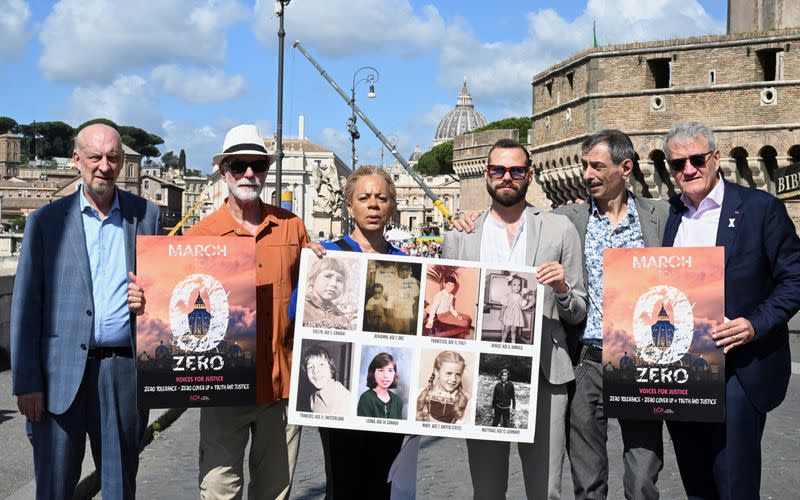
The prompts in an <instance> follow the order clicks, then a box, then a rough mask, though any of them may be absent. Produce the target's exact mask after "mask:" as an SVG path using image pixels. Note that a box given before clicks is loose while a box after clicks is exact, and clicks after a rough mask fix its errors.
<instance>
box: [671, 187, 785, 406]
mask: <svg viewBox="0 0 800 500" xmlns="http://www.w3.org/2000/svg"><path fill="white" fill-rule="evenodd" d="M723 182H724V183H725V196H724V198H723V201H722V209H721V211H720V215H719V226H718V228H717V242H716V243H717V246H724V247H725V316H726V317H727V318H730V319H735V318H738V317H743V318H746V319H747V320H749V321H750V323H751V324H752V325H753V328H754V329H755V332H756V339H755V340H754V341H753V342H751V343H749V344H745V345H742V346H739V347H735V348H734V349H733V350H731V351H730V352H729V353H728V354H727V356H726V358H725V369H726V373H727V374H729V375H730V374H733V373H735V374H736V376H738V377H739V381H740V382H741V384H742V387H744V390H745V392H746V393H747V395H748V397H749V398H750V401H751V402H752V403H753V405H754V406H755V407H756V408H757V409H758V410H759V411H762V412H768V411H770V410H772V409H774V408H775V407H777V406H778V405H779V404H781V402H782V401H783V398H784V397H785V396H786V389H787V387H788V385H789V378H790V376H791V357H790V355H789V328H788V325H787V324H788V322H789V319H790V318H791V317H792V316H794V315H795V314H796V313H797V311H798V309H800V238H798V236H797V232H796V231H795V227H794V224H793V223H792V219H791V218H790V217H789V214H788V213H787V212H786V207H785V206H784V204H783V203H782V202H781V201H780V200H778V199H777V198H775V197H774V196H772V195H770V194H769V193H766V192H764V191H759V190H757V189H752V188H745V187H742V186H739V185H737V184H732V183H730V182H727V181H724V180H723ZM670 205H671V206H670V215H669V220H668V221H667V227H666V230H665V232H664V246H672V245H673V243H674V241H675V235H676V233H677V231H678V226H680V224H681V215H682V214H683V212H684V211H685V210H686V209H687V208H686V205H684V204H683V202H682V201H681V200H680V197H679V196H675V197H673V198H671V199H670Z"/></svg>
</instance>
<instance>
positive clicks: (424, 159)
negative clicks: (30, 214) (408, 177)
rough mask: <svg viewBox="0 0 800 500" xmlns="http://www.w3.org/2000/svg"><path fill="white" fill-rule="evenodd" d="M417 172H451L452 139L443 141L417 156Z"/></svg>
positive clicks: (432, 173) (434, 173) (427, 173)
mask: <svg viewBox="0 0 800 500" xmlns="http://www.w3.org/2000/svg"><path fill="white" fill-rule="evenodd" d="M416 170H417V172H419V173H421V174H424V175H440V174H452V173H453V141H447V142H443V143H441V144H438V145H436V146H434V147H432V148H431V150H430V151H427V152H426V153H424V154H423V155H422V156H420V157H419V162H418V163H417V166H416Z"/></svg>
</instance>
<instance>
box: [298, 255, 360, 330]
mask: <svg viewBox="0 0 800 500" xmlns="http://www.w3.org/2000/svg"><path fill="white" fill-rule="evenodd" d="M309 262H310V264H309V269H308V273H307V275H306V298H305V305H304V308H305V309H304V311H303V326H307V327H311V328H334V329H337V330H355V329H356V319H357V318H358V302H357V301H358V299H357V297H358V289H359V274H360V273H359V269H360V266H359V262H358V260H356V259H353V258H347V257H342V256H336V257H333V256H330V255H326V256H325V257H324V258H322V259H312V260H310V261H309Z"/></svg>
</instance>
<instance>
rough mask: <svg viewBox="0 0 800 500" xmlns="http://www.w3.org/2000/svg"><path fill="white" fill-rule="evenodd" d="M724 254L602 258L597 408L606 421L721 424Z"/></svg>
mask: <svg viewBox="0 0 800 500" xmlns="http://www.w3.org/2000/svg"><path fill="white" fill-rule="evenodd" d="M724 251H725V250H724V248H722V247H696V248H624V249H607V250H605V252H604V253H603V403H604V411H605V415H606V416H607V417H614V418H627V419H639V420H645V419H649V420H682V421H698V422H722V421H724V420H725V355H724V354H723V353H722V348H718V347H717V346H716V343H715V341H714V339H713V338H712V337H711V330H712V328H714V327H715V326H717V325H720V324H722V322H723V321H724V312H725V267H724Z"/></svg>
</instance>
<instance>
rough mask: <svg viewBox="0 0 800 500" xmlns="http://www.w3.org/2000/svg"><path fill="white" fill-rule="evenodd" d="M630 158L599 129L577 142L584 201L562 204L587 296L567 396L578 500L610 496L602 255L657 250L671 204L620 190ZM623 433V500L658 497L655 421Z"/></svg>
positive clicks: (611, 134)
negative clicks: (574, 233)
mask: <svg viewBox="0 0 800 500" xmlns="http://www.w3.org/2000/svg"><path fill="white" fill-rule="evenodd" d="M635 155H636V152H635V151H634V149H633V143H632V142H631V140H630V138H629V137H628V136H627V135H626V134H624V133H623V132H621V131H619V130H615V129H608V130H601V131H600V132H597V133H595V134H592V135H590V136H589V137H587V138H586V139H585V140H584V141H583V143H582V144H581V164H582V165H583V181H584V183H585V184H586V188H587V189H588V191H589V195H590V197H589V199H588V200H587V201H586V203H582V204H573V205H564V206H561V207H559V208H557V209H555V210H554V211H553V212H554V213H560V214H563V215H566V216H567V217H568V218H569V219H570V220H571V221H572V223H573V224H574V225H575V227H576V228H577V229H578V234H579V235H580V238H581V245H582V249H583V255H584V266H583V272H584V282H585V283H586V289H587V291H588V295H589V309H588V311H587V314H586V321H585V322H584V323H583V324H581V326H580V328H579V329H578V330H579V331H578V334H577V335H575V336H571V338H575V339H577V340H578V341H579V342H578V345H577V349H575V350H574V351H573V352H574V353H575V358H574V359H575V392H574V394H573V395H572V397H571V398H570V406H569V439H568V448H567V452H568V453H569V459H570V465H571V468H572V483H573V485H574V489H575V498H576V500H583V499H589V498H592V499H597V498H606V496H607V495H608V453H607V451H606V440H607V430H608V419H607V418H606V417H605V415H604V413H603V250H605V249H606V248H642V247H657V246H661V240H662V238H663V236H664V228H665V227H666V223H667V219H668V217H669V204H668V203H667V202H665V201H659V200H648V199H646V198H642V197H641V196H635V195H634V194H633V193H631V192H630V191H628V190H627V189H625V182H626V181H627V180H628V178H629V177H630V175H631V172H632V171H633V161H634V158H635ZM619 425H620V429H621V432H622V442H623V445H624V452H623V464H624V473H623V485H624V490H625V498H629V499H637V500H638V499H647V500H650V499H657V498H658V496H659V495H658V489H657V488H656V481H657V480H658V474H659V472H660V471H661V469H662V467H663V465H664V445H663V441H662V438H661V428H662V423H661V421H660V420H629V419H620V420H619Z"/></svg>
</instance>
